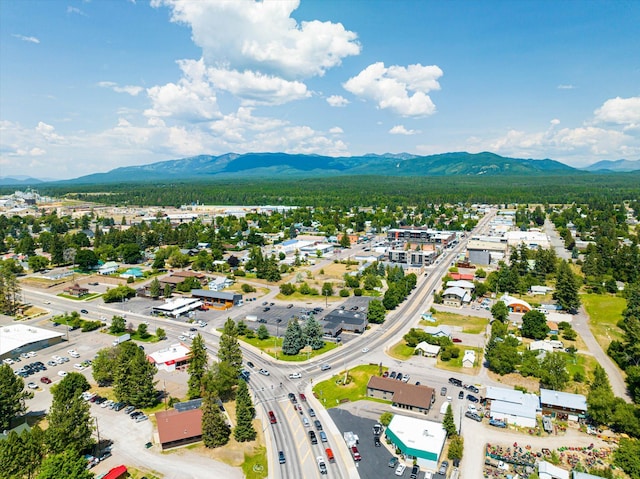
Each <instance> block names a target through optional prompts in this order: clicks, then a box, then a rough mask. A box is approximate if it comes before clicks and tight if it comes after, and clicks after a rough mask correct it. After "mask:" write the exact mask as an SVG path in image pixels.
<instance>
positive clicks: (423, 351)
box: [416, 341, 440, 358]
mask: <svg viewBox="0 0 640 479" xmlns="http://www.w3.org/2000/svg"><path fill="white" fill-rule="evenodd" d="M439 352H440V346H438V345H437V344H429V343H427V342H426V341H422V342H420V343H418V344H417V346H416V353H417V354H420V355H421V356H425V357H427V358H435V357H436V356H437V355H438V353H439Z"/></svg>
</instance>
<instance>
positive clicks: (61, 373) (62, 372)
mask: <svg viewBox="0 0 640 479" xmlns="http://www.w3.org/2000/svg"><path fill="white" fill-rule="evenodd" d="M66 375H67V372H66V371H58V376H62V377H65V376H66Z"/></svg>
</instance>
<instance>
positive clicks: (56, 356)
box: [51, 354, 62, 362]
mask: <svg viewBox="0 0 640 479" xmlns="http://www.w3.org/2000/svg"><path fill="white" fill-rule="evenodd" d="M51 359H53V360H54V361H56V362H58V359H62V358H61V357H60V356H58V355H57V354H56V355H55V356H51Z"/></svg>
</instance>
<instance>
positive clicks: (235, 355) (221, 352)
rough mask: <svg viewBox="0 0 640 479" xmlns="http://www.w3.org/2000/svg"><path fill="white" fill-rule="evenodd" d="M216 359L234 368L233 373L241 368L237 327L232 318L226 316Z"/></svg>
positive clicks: (238, 372)
mask: <svg viewBox="0 0 640 479" xmlns="http://www.w3.org/2000/svg"><path fill="white" fill-rule="evenodd" d="M218 359H219V360H220V362H225V363H227V364H229V365H230V366H231V367H233V368H234V370H235V375H236V376H237V375H238V374H240V370H241V369H242V350H241V349H240V344H239V343H238V329H237V328H236V323H235V322H234V321H233V319H231V318H228V319H227V321H226V322H225V323H224V327H223V328H222V335H221V336H220V345H219V347H218Z"/></svg>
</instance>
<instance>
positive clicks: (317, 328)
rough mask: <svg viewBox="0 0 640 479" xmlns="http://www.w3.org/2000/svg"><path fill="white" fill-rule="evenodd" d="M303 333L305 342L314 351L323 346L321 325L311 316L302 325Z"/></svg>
mask: <svg viewBox="0 0 640 479" xmlns="http://www.w3.org/2000/svg"><path fill="white" fill-rule="evenodd" d="M303 335H304V340H305V342H306V344H308V345H309V346H311V349H313V350H314V351H315V350H318V349H322V348H323V347H324V341H323V340H322V336H323V329H322V325H321V324H320V323H319V322H318V321H317V320H316V318H314V317H313V316H311V317H310V318H309V319H308V320H307V322H306V324H305V325H304V329H303Z"/></svg>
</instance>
